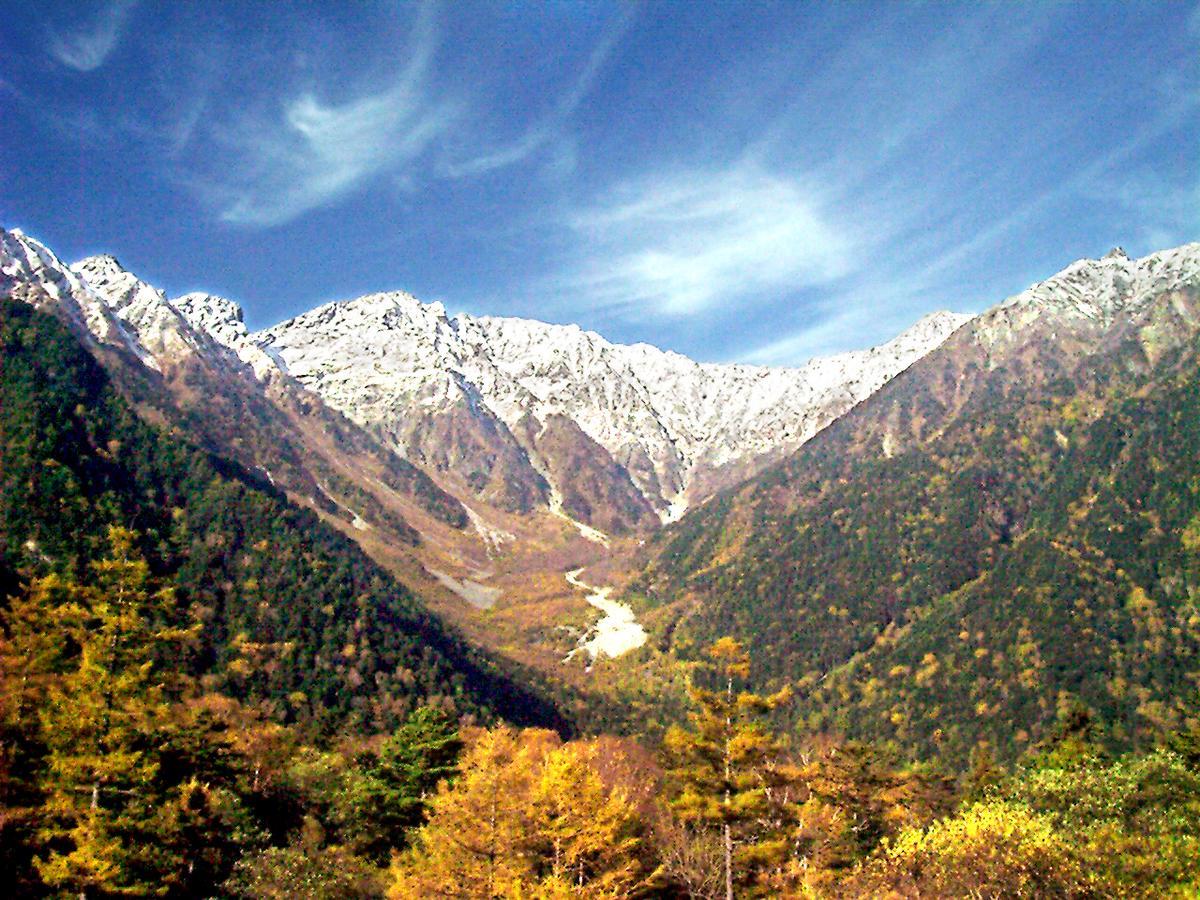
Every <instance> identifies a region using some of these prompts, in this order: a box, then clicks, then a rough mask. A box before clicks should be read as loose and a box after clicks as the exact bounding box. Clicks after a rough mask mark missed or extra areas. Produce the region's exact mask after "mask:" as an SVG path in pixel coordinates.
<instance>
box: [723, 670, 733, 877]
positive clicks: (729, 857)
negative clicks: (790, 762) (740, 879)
mask: <svg viewBox="0 0 1200 900" xmlns="http://www.w3.org/2000/svg"><path fill="white" fill-rule="evenodd" d="M725 703H726V706H725V835H724V837H725V900H733V832H732V830H731V829H730V826H729V814H730V806H731V805H732V803H733V798H732V796H730V784H729V757H730V749H729V738H730V735H731V733H732V732H733V676H732V675H731V676H729V678H728V680H727V681H726V683H725Z"/></svg>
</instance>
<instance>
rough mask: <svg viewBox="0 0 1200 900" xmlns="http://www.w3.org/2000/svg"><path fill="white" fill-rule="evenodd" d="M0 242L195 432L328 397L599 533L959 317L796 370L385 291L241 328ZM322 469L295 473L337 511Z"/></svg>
mask: <svg viewBox="0 0 1200 900" xmlns="http://www.w3.org/2000/svg"><path fill="white" fill-rule="evenodd" d="M3 236H4V240H5V242H6V243H5V248H6V255H5V257H4V258H5V260H6V262H5V264H4V269H3V272H4V277H5V278H6V279H7V280H8V281H9V282H10V283H11V287H10V290H14V291H26V292H28V291H34V292H35V293H37V294H38V296H43V297H45V298H48V300H50V301H58V302H60V303H61V304H62V305H63V309H64V312H65V314H67V315H68V317H69V318H73V319H74V320H75V321H77V322H78V323H79V327H80V328H86V329H87V330H89V331H90V332H91V333H92V334H94V335H95V336H96V337H97V338H98V339H100V340H101V341H107V342H109V343H112V344H114V345H121V346H124V347H125V348H126V349H128V350H130V351H131V352H133V353H135V354H136V355H137V356H138V358H140V359H141V360H142V361H143V362H145V363H146V364H147V365H148V366H150V367H152V368H154V369H156V370H157V371H159V372H161V373H162V374H163V377H164V379H166V380H167V382H168V383H169V384H170V385H172V386H173V390H174V392H175V394H176V396H177V397H178V398H181V399H182V400H184V401H186V402H188V403H190V404H191V405H192V406H193V407H194V408H199V406H200V404H202V403H203V402H204V398H205V397H210V396H211V397H213V401H212V402H213V408H212V409H209V410H205V411H204V412H205V415H204V416H203V417H202V419H201V420H202V421H204V422H207V423H208V424H213V423H214V422H216V421H217V420H220V422H221V427H220V428H210V429H208V431H207V432H206V435H205V436H206V438H207V439H208V440H211V441H212V442H214V443H216V444H219V443H220V441H221V440H229V441H233V442H234V443H235V444H236V442H237V441H238V440H240V437H239V435H238V434H236V433H235V432H237V430H238V428H237V422H238V420H239V419H241V418H245V417H247V416H250V417H252V418H253V417H254V416H257V417H258V418H259V419H263V418H264V417H266V418H270V417H271V415H273V413H271V412H270V410H265V409H259V406H260V405H261V404H262V403H263V402H265V401H269V402H270V403H271V404H273V405H274V406H275V407H277V408H278V409H280V410H282V411H283V412H284V413H285V414H288V415H292V416H294V415H295V414H297V412H298V411H300V412H303V413H304V414H308V413H311V412H312V410H313V409H316V410H317V411H318V414H319V415H318V417H320V416H321V415H325V414H326V413H327V412H328V410H325V404H327V405H328V407H330V408H331V409H332V410H336V411H338V412H340V413H342V414H344V415H345V416H346V417H348V418H349V419H350V420H351V421H353V422H354V423H357V425H358V426H361V427H363V428H365V429H367V430H368V431H369V432H370V433H371V434H372V435H374V436H375V437H376V438H378V439H380V440H382V442H383V443H384V444H385V445H386V446H387V447H388V448H390V449H391V450H392V451H394V452H395V453H396V454H398V455H399V456H400V457H402V458H403V459H405V460H408V461H411V462H412V463H416V464H417V465H419V466H423V467H425V468H426V469H427V470H428V471H431V472H436V473H442V474H443V475H444V476H445V478H446V480H447V484H448V485H450V486H451V487H452V489H453V490H455V492H457V493H459V494H460V495H461V496H463V497H468V496H471V497H478V498H480V499H482V500H484V501H486V502H488V503H491V504H494V505H495V506H497V507H500V508H502V509H506V510H508V511H511V512H517V513H528V512H532V511H534V510H536V509H544V508H547V507H549V508H550V509H551V510H553V511H556V512H559V511H561V512H562V513H564V514H566V515H569V516H571V517H572V518H575V519H577V520H579V521H581V522H583V523H586V524H587V525H591V526H593V527H596V528H599V529H601V530H602V531H605V532H612V533H623V532H627V531H630V530H637V529H645V528H650V527H653V526H654V525H656V524H658V522H659V521H662V520H671V519H674V518H677V517H678V516H679V515H680V514H682V512H683V511H684V510H686V509H687V508H688V507H689V506H692V505H694V504H695V503H697V502H698V501H700V500H702V499H704V498H705V497H707V496H708V495H710V494H711V493H713V492H715V491H717V490H719V489H721V488H723V487H726V486H728V485H730V484H732V483H735V482H737V481H740V480H742V479H744V478H746V477H748V476H751V475H753V474H754V473H755V472H757V471H759V470H761V469H762V468H764V467H765V466H766V465H768V464H770V463H772V462H774V461H776V460H778V459H780V458H782V457H783V456H785V455H786V454H788V453H790V452H791V451H793V450H795V449H796V448H797V447H799V446H800V445H801V444H803V443H804V442H805V441H807V440H808V439H809V438H811V437H812V436H813V435H814V434H816V433H817V432H818V431H820V430H821V429H822V428H824V427H825V426H826V425H828V424H829V423H830V422H831V421H833V420H834V419H836V418H837V417H838V416H840V415H842V414H843V413H844V412H846V411H847V410H848V409H850V408H851V407H852V406H854V405H855V404H856V403H858V402H860V401H861V400H863V399H864V398H866V397H868V396H870V395H871V394H873V393H874V392H875V391H877V390H878V389H879V388H880V387H881V386H882V385H883V384H884V383H886V382H887V381H888V380H889V379H891V378H892V377H894V376H895V375H896V374H897V373H898V372H900V371H902V370H903V369H905V368H906V367H907V366H909V365H910V364H911V363H912V362H914V361H915V360H917V359H919V358H921V357H922V356H923V355H924V354H926V353H928V352H929V351H930V350H931V349H933V348H934V347H936V346H938V345H939V344H941V343H942V342H943V341H944V340H945V339H946V337H947V336H948V335H949V334H951V333H952V332H953V331H954V330H955V329H956V328H958V326H959V325H961V324H962V323H963V321H965V320H966V318H967V317H965V316H958V315H954V314H951V313H936V314H934V315H932V316H928V317H926V318H925V319H923V320H921V321H920V322H918V323H917V324H916V325H915V326H913V327H912V328H911V329H909V330H908V331H906V332H905V333H904V334H902V335H900V336H899V337H898V338H896V339H895V340H893V341H891V342H889V343H887V344H884V345H882V346H880V347H876V348H874V349H871V350H866V351H861V352H854V353H846V354H841V355H839V356H833V357H828V358H824V359H815V360H813V361H812V362H810V363H808V364H807V365H805V366H803V367H799V368H790V369H786V368H766V367H759V366H745V365H717V364H702V363H697V362H694V361H692V360H690V359H687V358H686V357H683V356H680V355H679V354H676V353H669V352H664V351H661V350H658V349H656V348H654V347H650V346H648V345H645V344H639V345H635V346H620V345H615V344H611V343H609V342H608V341H606V340H604V339H603V338H601V337H600V336H599V335H597V334H595V333H592V332H587V331H583V330H581V329H579V328H578V327H576V326H562V325H547V324H544V323H541V322H534V321H529V320H523V319H511V318H487V317H485V318H475V317H471V316H454V317H450V316H447V315H446V311H445V309H444V308H443V307H442V306H441V304H437V303H433V304H423V303H421V302H419V301H418V300H416V299H415V298H414V297H412V296H411V295H409V294H404V293H396V292H392V293H380V294H371V295H368V296H365V297H361V298H358V299H356V300H351V301H347V302H340V303H331V304H328V305H326V306H322V307H320V308H318V309H315V310H313V311H312V312H309V313H306V314H304V315H302V316H299V317H297V318H295V319H292V320H290V321H288V322H284V323H282V324H281V325H278V326H276V327H274V328H270V329H267V330H266V331H263V332H260V333H257V334H251V333H248V331H247V329H246V326H245V324H244V322H243V320H242V313H241V309H240V308H239V307H238V306H237V304H236V303H234V302H232V301H230V300H226V299H224V298H221V297H215V296H212V295H209V294H203V293H192V294H187V295H185V296H183V297H179V298H176V299H173V300H169V299H168V298H167V297H166V296H165V295H164V294H163V292H162V291H160V290H158V289H157V288H154V287H153V286H151V285H149V284H147V283H145V282H144V281H141V280H140V279H138V278H137V277H136V276H135V275H133V274H132V273H130V272H128V271H127V270H126V269H124V268H123V267H122V266H121V265H120V263H118V262H117V260H116V259H114V258H113V257H111V256H97V257H91V258H89V259H86V260H83V261H81V262H79V263H77V264H76V265H75V266H73V267H71V268H68V267H66V266H64V265H62V263H61V262H60V261H59V260H58V259H57V258H56V257H54V256H53V254H51V253H50V252H49V251H48V250H46V249H45V248H44V247H41V245H39V244H37V243H36V242H35V241H30V240H29V239H28V238H25V237H24V236H23V235H20V234H19V233H16V232H14V233H8V232H4V233H3ZM10 245H11V248H12V249H11V250H9V249H7V248H9V247H10ZM30 285H34V286H35V287H30ZM306 397H308V398H310V399H307V400H306V399H305V398H306ZM343 427H344V426H343ZM225 432H229V433H225ZM284 444H286V442H284ZM281 446H282V445H281ZM264 449H265V447H264ZM235 455H236V454H235ZM266 455H269V454H266ZM263 456H264V453H262V452H260V453H258V454H257V457H263ZM289 456H290V454H289ZM259 464H260V465H263V464H262V463H259ZM288 466H289V467H291V468H293V469H298V468H302V467H303V466H302V462H301V460H300V459H299V458H289V459H288ZM263 467H264V468H265V469H268V470H273V469H272V467H269V466H266V465H263ZM392 467H393V468H394V465H393V466H392ZM306 481H309V479H306ZM320 481H321V480H320V479H311V482H312V483H311V484H310V485H308V487H311V488H313V490H312V491H311V493H312V496H313V497H314V498H315V499H316V500H317V502H318V503H319V504H321V505H323V506H325V507H328V508H329V509H332V508H333V506H332V505H331V503H332V501H330V502H325V501H322V500H321V497H322V495H323V492H324V491H323V489H320V488H316V485H317V484H318V483H320ZM431 488H432V486H431V485H425V489H424V490H423V491H422V492H421V493H429V494H430V495H433V494H434V493H435V492H434V491H432V490H431ZM445 499H446V498H444V497H442V498H440V500H439V503H438V507H439V509H440V508H444V507H446V503H445V502H444V501H445ZM454 518H456V519H457V518H460V517H459V516H458V515H457V514H455V516H454Z"/></svg>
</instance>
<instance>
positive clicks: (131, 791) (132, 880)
mask: <svg viewBox="0 0 1200 900" xmlns="http://www.w3.org/2000/svg"><path fill="white" fill-rule="evenodd" d="M109 541H110V556H109V557H108V558H106V559H104V560H101V561H99V562H97V563H95V564H94V566H93V568H94V572H95V576H96V583H95V584H94V585H88V586H80V585H71V584H64V585H61V587H62V589H63V591H64V592H65V594H66V597H65V602H60V603H59V604H58V605H56V606H54V607H53V608H46V607H45V606H43V607H41V608H38V609H36V611H35V608H34V604H38V603H42V604H48V603H50V602H52V601H53V600H54V599H56V594H58V593H59V591H58V590H57V588H59V587H60V585H59V584H58V583H45V582H44V583H41V584H37V585H35V586H34V589H33V590H32V591H31V592H30V605H28V606H26V607H25V609H24V610H23V623H22V624H24V625H32V624H34V623H37V622H41V623H43V624H45V623H54V624H57V625H58V630H57V632H56V633H57V635H58V636H59V639H60V640H62V639H64V638H65V640H66V642H67V643H68V645H69V646H74V647H76V648H78V653H77V655H76V656H75V657H74V659H73V660H72V662H71V663H70V664H69V666H67V667H66V670H65V671H64V672H63V673H62V674H61V675H60V676H58V677H54V678H52V679H51V680H50V681H49V682H48V685H47V688H46V694H45V701H44V703H43V705H42V708H41V711H40V716H39V718H40V725H41V740H42V741H43V742H44V744H45V747H46V752H47V756H46V768H45V772H44V776H43V783H42V789H43V791H44V793H45V806H44V816H43V824H42V828H41V833H40V838H41V840H42V841H43V842H44V844H45V846H46V847H47V850H48V852H47V854H46V855H45V856H43V857H42V858H40V859H38V860H37V862H36V866H37V870H38V872H39V874H40V875H41V877H42V879H43V881H45V882H46V884H48V885H50V886H51V887H54V888H59V889H62V890H66V891H71V892H72V893H75V894H77V895H79V896H80V897H84V896H87V894H88V893H90V892H98V893H102V894H103V893H138V892H161V891H162V890H163V889H164V885H165V884H167V883H169V879H166V873H169V872H171V871H173V870H175V869H176V868H177V866H178V865H179V864H180V862H181V861H180V860H178V859H174V858H171V856H170V854H169V853H167V852H166V849H165V847H164V843H165V842H164V841H163V840H162V835H161V834H160V832H159V827H158V826H159V825H160V824H161V823H160V822H159V821H158V819H159V817H160V815H161V813H162V812H163V810H164V797H163V796H162V792H161V785H160V784H159V782H158V775H159V767H160V761H159V756H160V752H161V748H162V746H163V744H164V743H166V733H165V732H166V730H167V729H168V728H169V725H168V723H169V722H170V719H171V709H170V703H171V699H172V696H173V695H174V694H176V693H177V692H178V691H179V689H180V688H181V679H180V678H178V677H176V678H172V677H169V676H167V674H166V673H165V672H164V673H163V674H161V675H160V673H159V671H158V670H157V668H156V665H155V661H156V659H159V658H162V656H163V655H165V654H166V653H167V652H169V651H170V650H171V649H177V648H178V647H179V646H180V644H181V642H182V641H183V640H184V639H185V638H187V637H188V636H189V635H190V634H191V632H190V631H188V630H185V629H179V628H173V627H171V626H170V625H168V624H166V623H168V622H169V620H170V615H171V612H172V610H173V605H174V604H173V597H172V594H171V591H170V590H169V589H166V588H162V589H156V588H154V587H153V586H152V585H151V584H150V581H149V572H148V568H147V565H146V562H145V560H143V559H141V558H139V557H137V556H136V555H135V554H134V553H133V535H132V533H131V532H129V531H127V530H125V529H120V528H113V529H110V532H109ZM11 623H12V620H10V624H11ZM52 633H54V632H52ZM16 642H17V643H18V644H23V645H25V646H27V647H36V646H37V645H38V641H37V639H36V638H35V637H34V636H32V635H29V634H26V633H24V632H22V631H21V629H20V628H18V632H17V635H16ZM27 660H28V663H29V671H30V673H31V675H34V676H38V677H45V676H53V675H54V672H53V668H52V667H51V666H52V664H53V663H54V660H53V659H52V655H50V654H42V655H40V656H35V655H32V654H31V655H28V656H27ZM39 669H40V671H39ZM47 669H49V671H47Z"/></svg>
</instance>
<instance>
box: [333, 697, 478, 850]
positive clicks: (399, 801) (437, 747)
mask: <svg viewBox="0 0 1200 900" xmlns="http://www.w3.org/2000/svg"><path fill="white" fill-rule="evenodd" d="M461 752H462V738H461V737H460V736H459V734H458V728H457V727H456V725H455V724H454V722H453V721H452V720H451V718H450V717H449V716H448V715H447V714H446V713H444V712H442V711H440V710H436V709H433V708H431V707H424V706H423V707H420V708H418V709H416V710H414V711H413V712H412V713H410V714H409V717H408V719H407V720H406V721H405V722H404V724H402V725H401V726H400V727H399V728H398V729H397V730H396V731H395V733H394V734H392V736H391V737H389V738H388V739H387V741H385V742H384V744H383V746H382V747H381V748H380V750H379V755H378V757H374V758H371V759H370V760H369V762H368V763H367V764H366V765H365V766H364V767H363V768H362V769H359V770H355V771H353V772H352V773H351V774H350V775H349V776H348V777H347V779H346V784H345V786H344V788H343V790H342V792H341V796H340V797H339V798H338V799H339V802H338V806H339V817H340V818H341V819H342V820H343V822H344V826H343V827H344V829H345V832H346V834H347V836H348V837H349V838H350V843H351V845H352V847H353V848H354V849H355V850H356V851H358V852H361V853H365V854H367V855H368V856H371V857H372V858H374V859H375V860H376V861H377V862H382V863H386V862H387V855H388V853H389V851H391V850H393V849H397V850H398V849H401V848H403V847H404V846H405V844H406V843H407V837H406V834H407V832H408V831H410V830H411V829H413V828H416V827H417V826H419V825H421V824H422V822H423V821H424V819H425V812H426V808H427V806H428V803H429V800H430V799H431V798H432V796H433V793H434V791H435V790H436V788H437V786H438V783H439V782H440V781H442V780H443V779H445V778H448V777H450V776H451V775H453V774H454V773H455V772H456V771H457V767H458V757H459V754H460V753H461Z"/></svg>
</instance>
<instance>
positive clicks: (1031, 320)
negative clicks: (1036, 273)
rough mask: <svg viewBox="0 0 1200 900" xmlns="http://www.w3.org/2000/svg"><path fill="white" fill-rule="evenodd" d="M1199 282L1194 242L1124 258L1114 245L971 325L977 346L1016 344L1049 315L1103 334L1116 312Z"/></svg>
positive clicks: (1199, 251)
mask: <svg viewBox="0 0 1200 900" xmlns="http://www.w3.org/2000/svg"><path fill="white" fill-rule="evenodd" d="M1198 278H1200V243H1191V244H1184V245H1182V246H1180V247H1175V248H1173V249H1170V250H1160V251H1158V252H1157V253H1151V254H1149V255H1148V256H1144V257H1142V258H1141V259H1130V258H1129V256H1127V255H1126V253H1125V251H1124V250H1122V249H1121V248H1120V247H1116V248H1114V249H1113V250H1112V251H1110V252H1109V253H1108V254H1106V255H1105V256H1104V257H1102V258H1101V259H1080V260H1076V261H1075V262H1073V263H1071V264H1070V265H1069V266H1067V267H1066V268H1065V269H1063V270H1062V271H1061V272H1059V273H1057V274H1056V275H1052V276H1051V277H1050V278H1047V279H1046V280H1045V281H1040V282H1038V283H1037V284H1034V285H1033V286H1031V287H1029V288H1028V289H1026V290H1024V291H1022V292H1021V293H1019V294H1016V295H1014V296H1012V297H1009V298H1008V299H1007V300H1005V301H1004V302H1003V303H1000V304H999V305H997V306H994V307H992V309H990V310H988V311H987V312H985V313H983V314H981V315H980V316H979V317H978V318H977V319H976V322H975V325H974V327H973V336H974V339H975V340H976V341H977V342H979V343H980V344H983V345H992V344H1005V343H1009V342H1011V341H1014V340H1019V339H1020V338H1021V335H1022V334H1023V333H1024V332H1025V330H1026V329H1028V328H1029V327H1030V326H1032V325H1034V324H1037V323H1041V322H1044V321H1046V320H1047V318H1048V317H1051V318H1052V319H1053V321H1056V322H1062V323H1063V324H1064V325H1067V326H1070V327H1071V328H1076V329H1078V328H1083V329H1085V330H1091V331H1104V330H1106V329H1108V328H1110V327H1111V326H1112V324H1113V322H1114V320H1115V319H1116V318H1117V316H1118V315H1120V314H1121V313H1125V312H1128V313H1136V312H1137V311H1138V310H1139V309H1140V308H1141V307H1143V306H1145V305H1146V304H1147V303H1150V302H1152V301H1153V300H1154V299H1155V298H1156V297H1158V296H1160V295H1161V294H1163V293H1164V292H1169V291H1172V290H1176V289H1178V288H1180V287H1181V286H1184V285H1186V284H1189V283H1191V284H1194V283H1195V282H1196V280H1197V279H1198Z"/></svg>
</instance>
